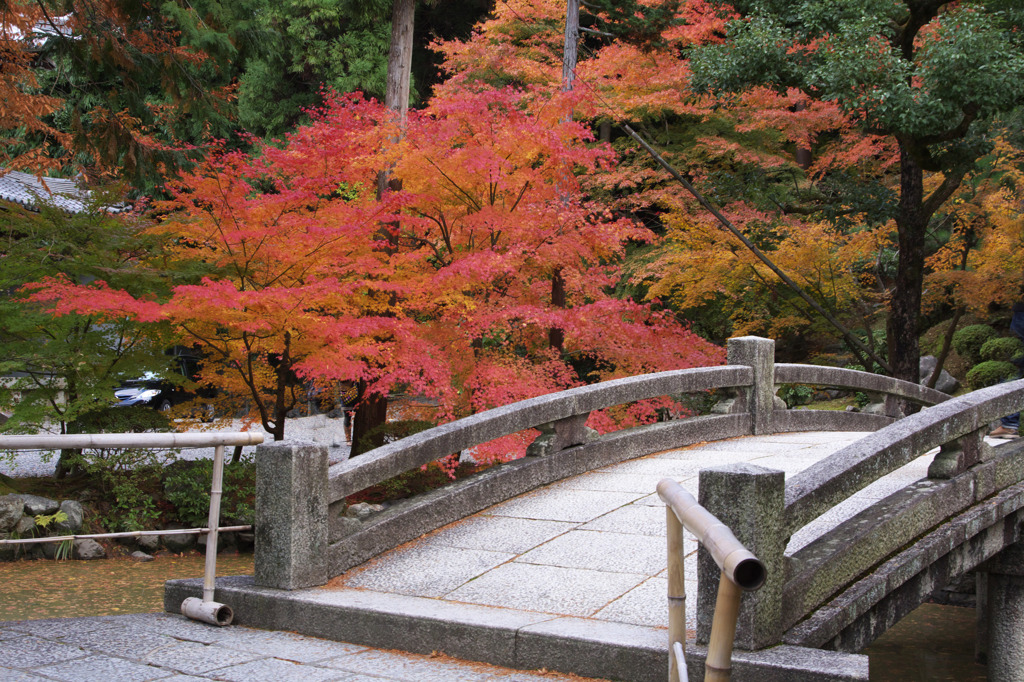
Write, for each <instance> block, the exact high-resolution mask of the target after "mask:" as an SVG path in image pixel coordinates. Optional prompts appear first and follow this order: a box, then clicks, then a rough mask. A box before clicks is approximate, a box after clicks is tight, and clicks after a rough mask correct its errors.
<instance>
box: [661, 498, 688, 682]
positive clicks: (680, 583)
mask: <svg viewBox="0 0 1024 682" xmlns="http://www.w3.org/2000/svg"><path fill="white" fill-rule="evenodd" d="M665 526H666V528H667V534H666V537H667V538H668V648H669V651H670V652H672V653H671V654H670V655H669V657H668V679H669V682H675V681H676V680H678V679H679V677H680V676H679V667H680V666H679V663H678V661H677V660H676V656H677V654H676V644H679V645H680V647H682V648H681V649H680V651H683V652H685V650H686V571H685V568H684V565H683V561H684V558H683V557H684V553H683V524H682V522H680V521H679V519H678V518H677V517H676V514H675V512H674V511H672V507H669V506H666V507H665ZM682 663H683V667H684V668H685V666H686V660H685V659H683V661H682Z"/></svg>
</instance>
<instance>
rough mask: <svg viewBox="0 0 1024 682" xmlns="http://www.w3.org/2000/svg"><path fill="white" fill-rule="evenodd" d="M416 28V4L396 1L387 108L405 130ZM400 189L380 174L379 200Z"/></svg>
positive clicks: (385, 174) (388, 176)
mask: <svg viewBox="0 0 1024 682" xmlns="http://www.w3.org/2000/svg"><path fill="white" fill-rule="evenodd" d="M415 25H416V0H395V2H394V5H392V9H391V49H390V50H389V51H388V77H387V84H386V86H385V91H384V106H386V107H387V108H388V109H391V110H392V111H394V112H395V114H396V115H397V118H398V122H399V125H401V127H402V130H405V121H406V118H407V114H408V111H409V93H410V91H411V88H412V37H413V28H415ZM389 186H390V187H391V189H401V187H402V185H401V180H400V179H392V178H391V171H390V170H382V171H381V172H380V173H378V174H377V196H378V198H379V197H380V196H381V195H383V194H384V191H385V190H386V189H387V188H388V187H389Z"/></svg>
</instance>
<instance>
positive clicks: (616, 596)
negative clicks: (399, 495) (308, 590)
mask: <svg viewBox="0 0 1024 682" xmlns="http://www.w3.org/2000/svg"><path fill="white" fill-rule="evenodd" d="M864 435H866V434H865V433H862V432H840V433H829V432H808V433H788V434H776V435H771V436H756V437H744V438H733V439H729V440H723V441H715V442H709V443H702V444H697V445H693V446H689V447H686V448H681V449H678V450H671V451H668V452H663V453H658V454H655V455H650V456H647V457H643V458H639V459H635V460H630V461H627V462H622V463H620V464H616V465H613V466H608V467H603V468H600V469H597V470H594V471H591V472H589V473H585V474H581V475H579V476H574V477H572V478H569V479H566V480H563V481H559V482H557V483H553V484H551V485H548V486H545V487H543V488H539V489H537V490H534V491H531V492H529V493H526V494H524V495H520V496H519V497H516V498H514V499H511V500H508V501H506V502H502V503H500V504H497V505H494V506H493V507H490V508H489V509H486V510H484V511H482V512H480V513H478V514H475V515H473V516H471V517H469V518H467V519H464V520H462V521H459V522H456V523H454V524H451V525H449V526H446V527H444V528H441V529H438V530H437V531H434V532H433V533H429V534H427V535H425V536H423V537H422V538H420V539H418V540H414V541H413V542H410V543H407V544H405V545H403V546H401V547H398V548H395V549H393V550H391V551H389V552H387V553H385V554H383V555H381V556H379V557H377V558H376V559H374V560H372V561H369V562H367V563H366V564H363V565H362V566H358V567H356V568H354V569H351V570H349V571H348V572H346V573H345V574H343V575H341V576H339V577H337V578H335V579H334V580H332V581H331V583H330V584H329V585H328V587H326V588H323V589H326V590H332V591H345V590H358V591H364V592H366V591H368V592H375V593H387V594H392V595H405V596H409V597H421V598H429V599H437V600H441V601H447V602H454V603H464V604H477V605H482V606H489V607H498V608H511V609H516V610H522V611H528V612H539V613H543V614H550V615H553V616H566V617H576V618H587V619H593V620H598V621H607V622H609V623H625V624H630V625H639V626H645V627H654V628H664V627H667V618H668V615H667V610H666V607H665V594H666V590H667V579H666V578H665V570H666V558H665V511H664V503H662V501H661V500H660V499H659V498H658V496H657V494H655V493H653V491H654V489H655V486H656V485H657V482H658V481H659V480H661V479H662V478H665V477H670V478H673V479H675V480H677V481H679V482H680V483H681V484H682V485H683V486H684V487H686V488H687V490H689V491H690V492H691V493H692V494H694V495H695V496H696V495H698V494H699V485H698V477H699V472H700V470H701V469H703V468H707V467H710V466H717V465H721V464H728V463H733V462H751V463H754V464H758V465H761V466H765V467H768V468H773V469H779V470H782V471H784V472H786V475H787V476H791V475H793V474H796V473H798V472H800V471H802V470H803V469H805V468H807V467H808V466H810V465H811V464H814V463H815V462H817V461H819V460H821V459H822V458H824V457H826V456H828V455H830V454H831V453H833V452H835V451H837V450H839V449H840V448H842V447H844V446H846V445H848V444H850V443H852V442H854V441H855V440H857V439H858V438H860V437H862V436H864ZM932 458H933V455H932V454H929V455H925V456H924V457H921V458H919V459H918V460H916V461H914V462H912V463H910V464H908V465H907V466H905V467H903V468H902V469H900V470H898V471H896V472H893V473H892V474H890V475H889V476H887V477H885V478H884V479H882V480H880V481H878V482H876V483H875V484H873V485H872V486H869V487H868V488H866V489H864V490H863V491H861V492H859V493H858V494H856V495H855V496H853V497H851V498H850V499H849V500H847V501H846V502H844V503H843V504H841V505H839V506H837V507H836V508H834V509H833V510H832V511H830V512H829V513H827V514H825V515H824V516H822V517H821V518H819V519H818V520H817V521H815V522H814V523H812V524H810V525H808V526H806V527H805V528H803V529H801V530H800V531H799V532H798V533H795V534H794V536H793V538H792V539H791V542H790V546H789V547H788V551H789V552H793V551H796V550H797V549H799V548H800V547H802V546H804V545H806V544H807V543H808V542H811V541H812V540H814V539H815V538H816V537H818V536H820V535H821V534H823V533H825V532H827V531H828V530H829V529H831V528H833V527H834V526H835V525H836V524H838V523H839V522H840V521H842V520H845V519H847V518H849V517H850V516H851V515H853V514H855V513H856V512H857V511H860V510H861V509H863V508H865V507H867V506H869V505H870V504H872V503H873V502H874V501H875V500H878V499H881V498H883V497H885V496H887V495H888V494H890V493H891V492H893V491H895V490H897V489H899V488H901V487H904V486H906V485H908V484H910V483H911V482H913V481H916V480H918V479H920V478H922V477H924V476H926V475H927V469H928V465H929V463H930V462H931V460H932ZM684 546H685V548H686V550H687V558H686V566H685V570H686V576H687V579H688V580H687V587H686V589H687V593H688V594H696V589H697V583H696V575H697V571H696V559H697V552H696V550H697V544H696V542H695V540H694V539H693V538H692V537H689V535H688V534H687V537H686V540H685V545H684ZM695 609H696V599H688V600H687V622H688V627H689V628H690V629H693V628H695V627H696V613H695Z"/></svg>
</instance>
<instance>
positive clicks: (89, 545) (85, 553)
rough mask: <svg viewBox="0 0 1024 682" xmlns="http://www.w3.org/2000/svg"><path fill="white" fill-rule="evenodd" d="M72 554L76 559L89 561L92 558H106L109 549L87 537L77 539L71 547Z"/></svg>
mask: <svg viewBox="0 0 1024 682" xmlns="http://www.w3.org/2000/svg"><path fill="white" fill-rule="evenodd" d="M71 556H72V558H75V559H82V560H83V561H89V560H91V559H106V558H107V550H105V549H103V545H101V544H100V543H98V542H96V541H95V540H90V539H89V538H85V539H82V540H75V543H74V545H73V546H72V548H71Z"/></svg>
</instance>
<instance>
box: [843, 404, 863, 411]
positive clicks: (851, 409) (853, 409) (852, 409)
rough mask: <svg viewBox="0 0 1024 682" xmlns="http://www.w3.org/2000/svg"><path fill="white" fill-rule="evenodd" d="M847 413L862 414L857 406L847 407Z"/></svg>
mask: <svg viewBox="0 0 1024 682" xmlns="http://www.w3.org/2000/svg"><path fill="white" fill-rule="evenodd" d="M846 411H847V412H860V408H859V407H857V406H856V405H847V406H846Z"/></svg>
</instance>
